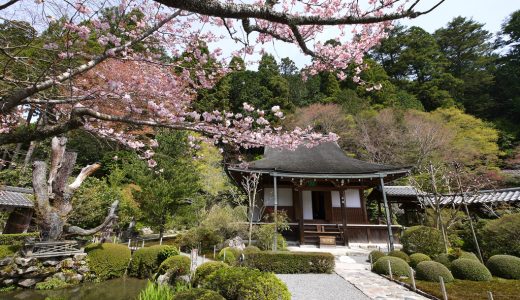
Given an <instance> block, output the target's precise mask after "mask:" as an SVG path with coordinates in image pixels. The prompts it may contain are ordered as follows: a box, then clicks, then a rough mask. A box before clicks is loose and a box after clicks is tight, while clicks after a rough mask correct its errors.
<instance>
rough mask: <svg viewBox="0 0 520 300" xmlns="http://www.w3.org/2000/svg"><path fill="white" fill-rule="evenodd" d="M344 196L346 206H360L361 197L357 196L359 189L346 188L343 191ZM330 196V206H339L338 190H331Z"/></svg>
mask: <svg viewBox="0 0 520 300" xmlns="http://www.w3.org/2000/svg"><path fill="white" fill-rule="evenodd" d="M345 196H346V200H347V202H346V205H347V207H357V208H359V207H361V198H360V197H359V190H357V189H348V190H346V191H345ZM331 198H332V207H341V202H340V198H339V191H332V192H331Z"/></svg>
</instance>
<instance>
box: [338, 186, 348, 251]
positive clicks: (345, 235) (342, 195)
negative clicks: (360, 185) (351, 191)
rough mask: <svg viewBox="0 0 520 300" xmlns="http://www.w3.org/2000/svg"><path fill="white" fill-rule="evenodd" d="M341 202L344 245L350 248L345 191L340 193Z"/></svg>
mask: <svg viewBox="0 0 520 300" xmlns="http://www.w3.org/2000/svg"><path fill="white" fill-rule="evenodd" d="M339 202H340V204H341V224H342V226H343V244H344V245H345V246H348V245H349V243H348V230H347V207H346V204H345V190H341V191H339Z"/></svg>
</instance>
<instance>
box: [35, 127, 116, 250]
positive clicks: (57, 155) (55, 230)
mask: <svg viewBox="0 0 520 300" xmlns="http://www.w3.org/2000/svg"><path fill="white" fill-rule="evenodd" d="M66 143H67V139H66V138H64V137H62V138H57V137H55V138H53V139H52V143H51V150H52V151H51V167H50V170H49V174H48V176H47V164H46V163H45V162H43V161H36V162H34V164H33V188H34V195H35V198H36V203H35V210H36V221H37V223H38V225H39V226H40V230H41V234H42V238H43V239H44V240H57V239H59V238H60V237H62V235H63V234H65V235H91V234H94V233H96V232H98V231H100V230H102V229H103V228H105V227H106V226H107V225H109V224H110V223H111V222H112V221H113V220H115V219H116V218H117V216H116V214H115V213H116V209H117V205H118V204H119V202H118V201H115V202H114V203H113V204H112V207H111V209H110V212H109V215H108V216H107V217H106V218H105V221H104V222H103V223H102V224H101V225H99V226H98V227H96V228H93V229H89V230H86V229H82V228H79V227H76V226H70V225H69V224H67V219H68V215H69V213H70V212H71V211H72V203H71V198H72V195H73V193H74V191H75V190H76V189H77V188H79V186H80V185H81V183H82V182H83V181H84V180H85V179H86V178H87V177H88V176H89V175H90V174H92V173H93V172H95V171H96V170H97V169H98V168H99V167H100V165H99V164H93V165H88V166H86V167H85V168H83V169H82V170H81V172H80V174H79V175H78V176H77V177H76V179H75V180H74V182H73V183H71V184H68V183H67V179H68V178H69V177H70V175H71V174H72V171H73V169H74V165H75V163H76V156H77V154H76V153H73V152H66V151H65V146H66Z"/></svg>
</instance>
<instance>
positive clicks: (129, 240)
mask: <svg viewBox="0 0 520 300" xmlns="http://www.w3.org/2000/svg"><path fill="white" fill-rule="evenodd" d="M131 242H132V239H128V248H130V243H131Z"/></svg>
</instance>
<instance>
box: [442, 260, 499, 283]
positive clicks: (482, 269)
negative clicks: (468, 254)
mask: <svg viewBox="0 0 520 300" xmlns="http://www.w3.org/2000/svg"><path fill="white" fill-rule="evenodd" d="M451 272H452V273H453V276H455V278H457V279H467V280H473V281H489V280H491V278H492V276H491V273H490V272H489V270H488V269H487V268H486V266H484V265H483V264H481V263H480V262H478V261H475V260H472V259H467V258H459V259H456V260H454V261H452V262H451Z"/></svg>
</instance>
